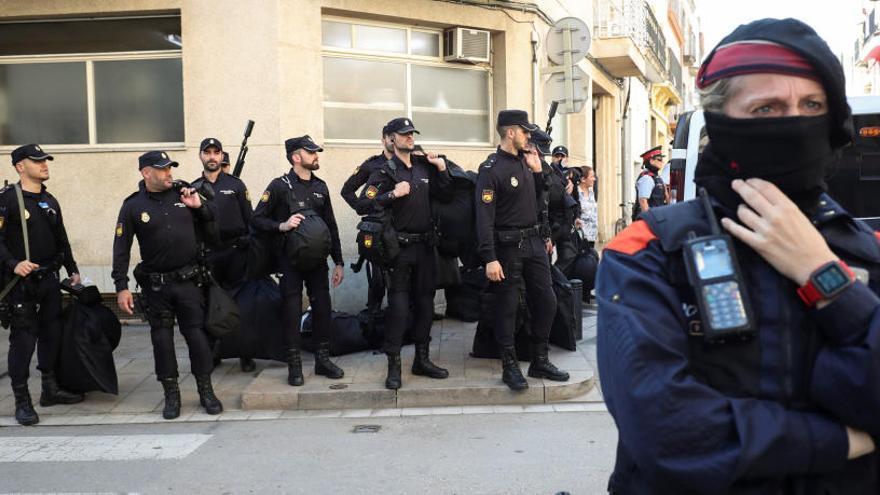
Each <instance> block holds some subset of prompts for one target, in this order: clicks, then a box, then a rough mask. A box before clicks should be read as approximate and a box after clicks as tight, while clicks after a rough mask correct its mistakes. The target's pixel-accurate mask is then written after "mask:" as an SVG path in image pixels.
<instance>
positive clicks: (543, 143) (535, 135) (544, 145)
mask: <svg viewBox="0 0 880 495" xmlns="http://www.w3.org/2000/svg"><path fill="white" fill-rule="evenodd" d="M529 141H531V142H532V143H534V144H535V146H537V147H538V151H540V152H541V153H543V154H545V155H548V154H550V143H552V142H553V138H551V137H550V135H549V134H547V133H546V132H544V131H542V130H541V129H538V130H537V131H532V134H531V137H530V138H529Z"/></svg>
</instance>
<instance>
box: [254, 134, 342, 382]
mask: <svg viewBox="0 0 880 495" xmlns="http://www.w3.org/2000/svg"><path fill="white" fill-rule="evenodd" d="M284 149H285V150H286V156H287V161H288V162H290V165H291V169H290V172H288V173H287V174H285V175H283V176H281V177H279V178H277V179H273V180H272V182H270V183H269V186H268V187H267V188H266V191H265V192H264V193H263V195H262V197H260V202H259V203H258V204H257V209H256V210H254V216H253V218H252V219H251V225H253V227H254V228H255V229H257V230H260V231H263V232H270V233H275V234H277V235H278V236H279V237H281V242H280V243H279V244H278V245H279V246H280V247H281V250H282V252H281V253H279V256H278V259H279V260H280V261H279V265H280V269H281V297H282V299H281V305H282V311H283V312H284V314H283V318H282V322H283V325H284V340H285V344H286V345H287V383H289V384H290V385H292V386H300V385H303V383H305V381H304V379H303V372H302V357H301V356H300V348H301V346H300V320H301V317H302V290H303V284H305V286H306V289H308V294H309V302H310V303H311V306H312V318H313V322H314V325H313V328H314V336H315V337H314V338H315V340H317V341H318V350H317V352H316V353H315V374H316V375H324V376H326V377H327V378H332V379H339V378H342V377H343V376H344V374H345V373H344V372H343V370H342V368H340V367H339V366H336V365H335V364H334V363H333V362H332V361H330V287H329V285H328V280H327V279H328V269H327V255H328V254H329V255H330V257H331V258H333V262H334V263H335V267H334V268H333V287H334V288H336V287H338V286H339V284H341V283H342V277H343V275H344V271H343V261H342V248H341V246H340V243H339V229H338V228H337V227H336V217H335V216H334V215H333V206H332V205H331V204H330V191H329V189H327V183H326V182H324V181H323V180H321V179H319V178H318V177H317V176H316V175H315V174H314V173H313V172H314V171H315V170H318V168H319V167H320V165H319V159H318V153H319V152H321V151H324V150H323V148H321V147H320V146H318V145H317V144H315V143H314V141H312V138H310V137H309V136H301V137H296V138H291V139H288V140H287V141H285V142H284Z"/></svg>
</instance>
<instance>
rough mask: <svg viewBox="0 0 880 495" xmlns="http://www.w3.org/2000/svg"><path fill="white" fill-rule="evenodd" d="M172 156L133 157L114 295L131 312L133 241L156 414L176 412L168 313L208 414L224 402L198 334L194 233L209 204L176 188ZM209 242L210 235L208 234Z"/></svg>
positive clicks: (201, 228) (201, 309)
mask: <svg viewBox="0 0 880 495" xmlns="http://www.w3.org/2000/svg"><path fill="white" fill-rule="evenodd" d="M176 166H177V162H175V161H173V160H171V159H170V158H169V157H168V154H167V153H165V152H163V151H150V152H147V153H144V154H143V155H141V156H140V157H139V158H138V168H139V169H140V172H141V176H142V177H143V180H142V181H141V182H140V184H139V185H138V189H139V190H138V191H137V192H135V193H133V194H131V195H130V196H129V197H127V198H126V199H125V201H123V203H122V208H121V209H120V210H119V220H118V221H117V224H116V235H115V237H114V240H113V271H112V273H111V276H112V277H113V282H114V283H115V284H116V292H117V296H116V302H117V304H118V306H119V308H120V309H121V310H122V311H124V312H125V313H128V314H133V313H134V298H133V296H132V293H131V291H130V290H129V289H128V267H129V261H130V258H131V243H132V241H133V240H134V238H135V236H136V237H137V239H138V245H139V246H140V254H141V260H142V261H141V263H140V264H138V266H137V267H135V279H136V280H137V282H138V284H139V285H140V286H141V287H142V288H143V292H142V297H143V298H144V299H142V301H143V302H145V303H146V304H145V306H146V308H145V313H146V317H147V319H148V321H149V323H150V337H151V339H152V341H153V358H154V360H155V364H156V378H157V379H158V380H159V382H161V383H162V387H163V389H164V391H165V408H164V409H163V410H162V417H163V418H165V419H174V418H176V417H178V416H179V415H180V389H179V388H178V386H177V377H178V372H177V358H176V356H175V352H174V320H175V317H176V318H177V324H178V326H179V327H180V333H182V334H183V337H184V339H185V340H186V345H187V347H188V348H189V360H190V365H191V367H192V374H193V376H195V379H196V386H197V388H198V392H199V403H200V404H201V405H202V407H204V408H205V411H206V412H207V413H208V414H220V413H221V412H222V411H223V405H222V404H221V403H220V401H219V400H218V399H217V397H216V396H215V395H214V389H213V387H212V385H211V371H212V370H213V364H212V362H211V348H210V345H209V343H208V337H207V335H206V334H205V326H204V324H205V295H204V291H203V288H202V286H201V285H202V282H203V279H202V273H201V270H200V269H199V266H198V262H197V258H198V246H199V242H200V240H201V239H200V237H203V236H207V235H209V234H210V232H213V230H212V229H209V228H205V226H206V224H207V223H209V222H213V221H214V218H215V215H216V214H215V212H214V208H213V206H212V205H210V204H209V203H208V202H207V201H204V202H203V201H202V200H201V198H200V197H199V195H198V194H197V193H196V192H195V189H193V188H181V189H180V190H177V188H176V187H174V183H173V180H172V176H171V167H176ZM208 241H209V242H212V243H216V239H208Z"/></svg>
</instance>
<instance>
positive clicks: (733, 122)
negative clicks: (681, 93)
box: [694, 19, 853, 212]
mask: <svg viewBox="0 0 880 495" xmlns="http://www.w3.org/2000/svg"><path fill="white" fill-rule="evenodd" d="M752 41H756V42H759V43H760V42H770V43H773V44H776V45H780V46H782V47H784V48H786V49H788V50H791V51H792V52H794V53H795V54H796V55H797V56H799V57H802V58H803V59H804V60H805V61H806V62H808V63H809V65H810V66H812V67H811V68H812V70H811V71H810V72H809V73H810V76H812V77H814V78H817V79H818V80H819V81H820V82H821V83H822V86H823V88H824V89H825V93H826V97H827V101H828V113H827V114H826V115H822V116H817V117H781V118H756V119H736V118H731V117H727V116H725V115H723V114H718V113H712V112H706V113H705V117H706V131H707V133H708V135H709V144H708V145H707V146H706V148H705V149H704V151H703V154H702V156H701V158H700V161H699V163H698V164H697V168H696V170H695V174H694V181H695V182H696V184H697V186H698V187H705V188H706V189H707V190H708V191H709V193H710V194H711V195H712V196H714V197H716V198H717V199H718V200H719V201H721V202H722V204H725V205H726V206H728V207H730V208H735V207H736V205H738V204H739V203H742V199H741V198H740V197H739V195H738V194H736V193H735V192H734V191H733V190H732V189H731V188H730V182H731V181H732V180H733V179H736V178H742V179H747V178H751V177H759V178H762V179H765V180H768V181H770V182H772V183H774V184H776V186H777V187H779V188H780V189H781V190H782V191H783V192H784V193H785V194H786V195H787V196H788V197H789V198H791V199H792V201H794V202H795V203H797V205H798V207H800V209H801V210H803V211H806V212H809V211H811V210H812V209H813V208H814V207H815V205H816V203H817V201H818V198H819V195H821V194H822V192H824V191H825V190H826V185H825V181H824V178H825V176H826V175H827V173H828V171H829V170H830V169H831V168H832V166H833V164H834V162H835V151H836V150H837V149H839V148H840V147H842V146H844V145H845V144H847V143H849V142H851V141H852V136H853V128H852V116H851V112H850V108H849V105H848V104H847V102H846V93H845V89H844V84H845V83H844V75H843V69H842V67H841V65H840V62H839V61H838V60H837V57H835V56H834V54H833V53H832V52H831V50H830V49H829V48H828V45H827V44H826V43H825V42H824V41H823V40H822V39H821V38H820V37H819V36H818V35H817V34H816V32H815V31H814V30H813V29H812V28H810V27H809V26H807V25H806V24H804V23H803V22H801V21H798V20H795V19H784V20H778V19H762V20H758V21H754V22H752V23H749V24H745V25H742V26H739V27H738V28H737V29H736V30H734V31H733V33H731V34H730V35H728V36H727V37H726V38H724V39H723V40H722V41H721V42H720V43H719V44H718V46H716V47H715V49H713V51H712V52H711V53H710V54H709V56H708V57H707V58H706V61H704V62H703V66H702V67H701V69H700V73H699V74H698V75H697V86H698V87H701V88H702V87H706V86H708V85H709V84H712V83H713V82H715V81H716V80H718V79H721V78H724V77H732V76H736V75H740V74H754V73H768V72H769V73H789V74H796V75H801V74H798V73H796V72H795V71H794V70H789V69H790V68H783V69H782V70H779V68H778V67H773V66H771V65H768V66H764V65H761V64H758V63H754V62H753V61H751V60H746V61H745V63H743V64H741V65H727V66H724V65H722V66H721V67H718V65H719V64H718V63H717V62H716V63H715V64H712V62H713V57H714V56H716V54H717V53H718V52H719V50H725V49H728V48H729V47H730V46H731V44H737V43H743V42H752ZM759 49H760V48H759ZM807 77H809V76H807Z"/></svg>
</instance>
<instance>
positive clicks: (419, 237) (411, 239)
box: [397, 232, 434, 244]
mask: <svg viewBox="0 0 880 495" xmlns="http://www.w3.org/2000/svg"><path fill="white" fill-rule="evenodd" d="M397 240H398V241H400V242H401V243H402V244H416V243H419V242H424V243H430V242H432V241H433V240H434V234H433V233H431V232H424V233H421V234H409V233H407V232H398V233H397Z"/></svg>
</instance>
